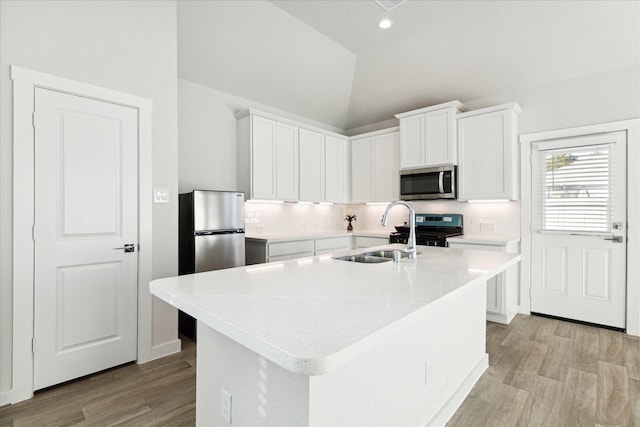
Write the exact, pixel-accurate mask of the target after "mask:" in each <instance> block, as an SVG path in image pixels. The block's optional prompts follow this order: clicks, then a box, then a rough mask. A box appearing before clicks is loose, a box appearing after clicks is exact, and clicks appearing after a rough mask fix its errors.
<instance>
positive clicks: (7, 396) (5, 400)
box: [0, 390, 13, 406]
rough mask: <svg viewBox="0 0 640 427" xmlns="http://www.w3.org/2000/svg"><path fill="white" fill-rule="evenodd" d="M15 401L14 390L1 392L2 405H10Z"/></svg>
mask: <svg viewBox="0 0 640 427" xmlns="http://www.w3.org/2000/svg"><path fill="white" fill-rule="evenodd" d="M12 402H13V390H6V391H3V392H0V406H5V405H9V404H11V403H12Z"/></svg>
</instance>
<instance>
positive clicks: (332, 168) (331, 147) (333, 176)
mask: <svg viewBox="0 0 640 427" xmlns="http://www.w3.org/2000/svg"><path fill="white" fill-rule="evenodd" d="M324 169H325V173H324V201H325V202H332V203H346V202H348V201H349V187H350V183H351V179H350V176H349V140H348V139H347V138H337V137H334V136H329V135H326V136H325V139H324Z"/></svg>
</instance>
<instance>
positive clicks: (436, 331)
mask: <svg viewBox="0 0 640 427" xmlns="http://www.w3.org/2000/svg"><path fill="white" fill-rule="evenodd" d="M485 293H486V283H484V282H479V283H474V284H470V285H467V286H465V287H463V288H460V289H458V290H456V291H455V292H453V293H451V294H449V295H447V296H445V297H443V298H441V299H440V300H438V301H436V302H434V303H432V304H430V305H429V306H428V308H426V309H425V310H423V312H422V313H420V316H419V317H417V318H416V319H415V322H413V324H412V325H411V326H409V327H408V328H407V329H406V330H404V331H402V332H399V333H398V334H397V335H395V336H393V337H392V338H391V339H389V340H386V341H385V342H384V343H382V344H380V345H379V346H378V347H377V348H375V349H374V350H372V351H370V352H368V353H367V354H365V355H362V356H360V357H358V358H357V359H355V360H353V361H351V362H349V363H348V364H347V365H345V366H343V367H341V368H339V369H338V370H336V371H332V372H329V373H327V374H325V375H320V376H313V377H311V378H310V396H311V398H310V405H311V407H310V414H309V418H310V423H309V425H311V426H344V425H349V426H369V425H376V426H397V425H426V424H427V423H430V424H433V425H444V424H445V423H446V422H447V421H448V420H449V419H450V417H451V416H452V415H453V414H454V413H455V411H456V409H457V408H458V407H459V405H460V404H461V403H462V401H463V400H464V398H465V397H466V396H467V394H468V393H469V392H470V391H471V388H472V387H473V385H474V384H475V382H476V381H477V380H478V379H479V377H480V376H481V375H482V373H483V372H484V371H485V370H486V368H487V366H488V356H487V354H486V299H485Z"/></svg>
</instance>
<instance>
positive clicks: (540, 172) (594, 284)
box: [531, 132, 627, 328]
mask: <svg viewBox="0 0 640 427" xmlns="http://www.w3.org/2000/svg"><path fill="white" fill-rule="evenodd" d="M532 148H533V150H532V183H533V185H532V195H533V200H534V203H532V205H533V210H534V211H533V212H532V218H534V221H533V222H534V223H533V224H532V225H533V227H532V228H533V230H532V244H531V245H532V247H531V254H532V255H531V266H532V268H531V311H532V312H537V313H543V314H549V315H554V316H559V317H564V318H569V319H575V320H581V321H585V322H591V323H596V324H601V325H607V326H613V327H617V328H624V327H625V304H626V277H625V271H626V228H627V225H626V134H625V133H624V132H618V133H610V134H600V135H592V136H586V137H575V138H565V139H562V140H556V141H542V142H539V143H534V144H533V146H532Z"/></svg>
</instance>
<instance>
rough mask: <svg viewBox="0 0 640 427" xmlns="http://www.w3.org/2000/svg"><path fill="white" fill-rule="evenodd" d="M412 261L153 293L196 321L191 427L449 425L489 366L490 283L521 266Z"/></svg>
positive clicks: (473, 258)
mask: <svg viewBox="0 0 640 427" xmlns="http://www.w3.org/2000/svg"><path fill="white" fill-rule="evenodd" d="M381 248H382V247H381ZM384 248H386V249H395V250H402V249H404V245H387V246H384ZM352 252H356V251H352ZM360 252H362V250H361V251H360ZM418 252H419V255H418V257H417V259H415V260H409V259H402V260H401V261H400V262H398V263H394V262H392V261H391V262H383V263H379V264H361V263H355V262H348V261H341V260H336V259H333V258H331V256H329V255H324V256H316V257H309V258H302V259H297V260H291V261H284V262H277V263H269V264H260V265H254V266H248V267H239V268H233V269H227V270H219V271H214V272H206V273H198V274H193V275H185V276H179V277H174V278H166V279H159V280H155V281H153V282H151V285H150V288H151V292H152V294H154V295H155V296H157V297H158V298H160V299H162V300H164V301H166V302H168V303H169V304H171V305H173V306H175V307H177V308H179V309H180V310H182V311H184V312H186V313H188V314H190V315H191V316H193V317H195V318H196V319H198V366H197V375H196V378H197V380H196V381H197V397H196V421H197V424H198V425H229V421H227V420H226V418H230V419H231V423H232V425H287V426H293V425H322V426H329V425H425V424H432V425H442V424H444V423H446V421H447V420H448V419H449V418H450V417H451V415H453V413H454V412H455V410H456V409H457V407H458V406H459V405H460V403H461V402H462V401H463V400H464V398H465V397H466V395H467V394H468V392H469V391H470V390H471V388H472V387H473V384H475V382H476V381H477V379H478V378H479V377H480V375H482V373H483V372H484V370H485V369H486V367H487V366H488V358H487V354H486V351H485V320H486V314H485V304H486V297H485V292H486V281H487V280H488V279H489V278H491V277H493V276H495V275H496V274H498V273H500V272H502V271H504V270H505V269H507V268H509V267H510V266H511V265H514V264H516V263H517V262H518V261H519V259H520V256H519V255H517V254H509V253H498V252H486V251H475V250H462V249H448V248H434V247H422V246H420V247H418ZM229 406H230V408H229ZM228 415H230V416H228Z"/></svg>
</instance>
